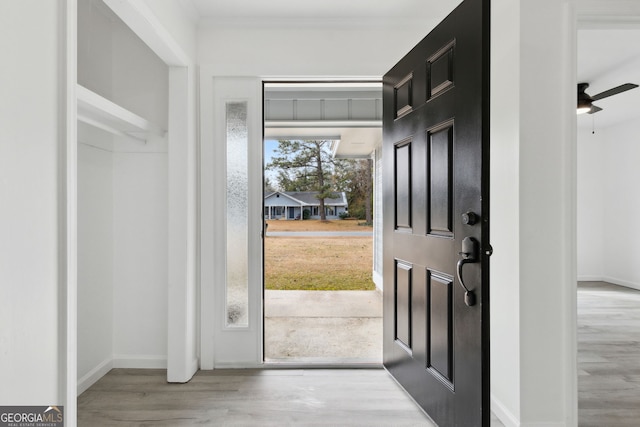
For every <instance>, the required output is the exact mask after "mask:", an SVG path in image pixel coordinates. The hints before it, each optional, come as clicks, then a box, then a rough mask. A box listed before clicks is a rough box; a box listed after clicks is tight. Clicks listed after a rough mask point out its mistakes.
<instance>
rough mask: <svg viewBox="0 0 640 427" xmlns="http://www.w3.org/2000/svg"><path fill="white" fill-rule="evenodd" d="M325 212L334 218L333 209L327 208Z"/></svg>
mask: <svg viewBox="0 0 640 427" xmlns="http://www.w3.org/2000/svg"><path fill="white" fill-rule="evenodd" d="M325 212H326V213H327V216H333V215H335V214H334V210H333V208H332V207H327V208H325Z"/></svg>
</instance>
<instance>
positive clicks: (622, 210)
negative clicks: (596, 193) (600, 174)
mask: <svg viewBox="0 0 640 427" xmlns="http://www.w3.org/2000/svg"><path fill="white" fill-rule="evenodd" d="M639 132H640V123H638V122H637V121H635V122H630V123H629V122H628V123H626V124H624V125H617V126H615V127H611V128H609V129H608V130H607V131H606V132H604V134H605V135H604V136H605V141H604V144H605V145H604V147H603V150H604V159H605V179H604V221H603V224H602V233H603V234H604V278H605V280H607V281H610V282H612V283H617V284H620V285H626V286H630V287H633V288H636V289H640V263H639V262H638V259H640V245H638V239H637V238H638V236H640V224H639V223H638V221H635V220H634V217H635V215H634V213H635V212H639V209H640V198H639V197H638V182H640V169H639V168H638V159H640V137H639V136H638V135H640V133H639Z"/></svg>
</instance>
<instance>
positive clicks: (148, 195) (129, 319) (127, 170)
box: [113, 152, 168, 367]
mask: <svg viewBox="0 0 640 427" xmlns="http://www.w3.org/2000/svg"><path fill="white" fill-rule="evenodd" d="M113 166H114V171H113V178H114V179H113V220H114V236H113V239H114V243H113V248H114V274H113V281H114V290H113V308H114V313H113V331H114V335H113V352H114V366H115V367H166V355H167V286H168V285H167V262H168V261H167V254H168V251H167V230H168V220H167V206H168V202H167V197H168V196H167V194H168V189H167V174H168V170H167V154H166V153H122V152H115V153H114V154H113Z"/></svg>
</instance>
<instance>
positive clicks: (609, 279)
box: [602, 277, 640, 291]
mask: <svg viewBox="0 0 640 427" xmlns="http://www.w3.org/2000/svg"><path fill="white" fill-rule="evenodd" d="M602 281H603V282H608V283H612V284H614V285H618V286H624V287H625V288H631V289H635V290H637V291H640V284H638V283H633V282H629V281H627V280H622V279H616V278H615V277H603V278H602Z"/></svg>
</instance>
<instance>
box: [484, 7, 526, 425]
mask: <svg viewBox="0 0 640 427" xmlns="http://www.w3.org/2000/svg"><path fill="white" fill-rule="evenodd" d="M491 19H492V37H493V42H492V46H491V55H492V56H491V69H492V74H491V107H490V108H491V157H490V165H491V172H490V173H491V176H490V180H491V191H490V197H491V199H490V209H491V231H490V233H491V237H490V238H491V245H492V246H493V248H494V253H493V256H492V257H491V264H490V268H491V270H490V274H491V277H490V286H491V395H492V407H493V408H492V409H493V411H494V412H495V413H496V414H497V415H498V416H499V417H500V418H501V419H502V420H503V423H505V425H512V424H514V423H517V422H519V419H520V382H521V381H520V375H519V372H520V365H521V363H520V318H519V316H520V310H519V303H518V301H519V299H520V289H519V286H518V283H519V281H520V266H519V260H520V246H519V242H520V239H519V229H520V218H519V204H520V188H519V180H518V179H517V177H518V175H519V173H520V172H519V170H520V148H519V139H520V115H519V106H520V91H519V90H517V88H519V87H520V81H521V77H520V67H521V64H520V4H519V2H514V1H509V0H495V1H494V2H493V4H492V17H491ZM508 419H511V423H507V420H508Z"/></svg>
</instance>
